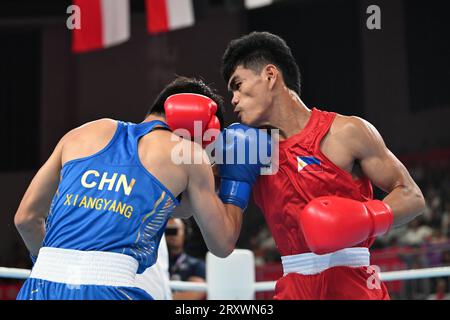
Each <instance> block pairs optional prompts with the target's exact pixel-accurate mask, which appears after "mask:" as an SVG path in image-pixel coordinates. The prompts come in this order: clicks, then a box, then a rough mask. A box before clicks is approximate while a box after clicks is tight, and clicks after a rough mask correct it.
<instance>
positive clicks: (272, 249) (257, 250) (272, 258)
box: [250, 224, 281, 266]
mask: <svg viewBox="0 0 450 320" xmlns="http://www.w3.org/2000/svg"><path fill="white" fill-rule="evenodd" d="M250 246H251V250H252V251H253V253H254V254H255V264H256V265H257V266H261V265H263V264H266V263H269V262H279V261H280V260H281V258H280V254H279V253H278V250H277V246H276V244H275V241H274V240H273V237H272V234H271V233H270V231H269V228H268V227H267V225H266V224H264V225H262V226H261V229H260V231H259V232H258V233H257V234H256V235H255V236H254V237H252V238H251V240H250Z"/></svg>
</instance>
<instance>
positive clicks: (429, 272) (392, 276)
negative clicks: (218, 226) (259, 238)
mask: <svg viewBox="0 0 450 320" xmlns="http://www.w3.org/2000/svg"><path fill="white" fill-rule="evenodd" d="M30 272H31V271H30V270H28V269H18V268H3V267H0V278H11V279H27V278H28V276H29V275H30ZM448 276H450V267H438V268H426V269H415V270H402V271H388V272H380V279H381V280H382V281H396V280H414V279H424V278H437V277H448ZM275 283H276V281H261V282H255V283H254V290H255V292H263V291H273V290H274V289H275ZM207 287H208V285H207V283H195V282H186V281H170V288H171V289H172V290H177V291H198V292H206V291H207Z"/></svg>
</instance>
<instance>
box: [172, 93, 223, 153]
mask: <svg viewBox="0 0 450 320" xmlns="http://www.w3.org/2000/svg"><path fill="white" fill-rule="evenodd" d="M164 110H165V114H166V122H167V124H168V125H169V127H170V129H172V130H173V131H175V130H177V129H186V130H188V132H189V133H190V135H191V138H192V139H196V140H197V141H202V144H203V147H206V145H208V144H209V143H211V142H212V141H214V139H215V136H212V137H211V136H210V137H207V139H205V140H207V141H204V140H203V135H204V133H205V131H206V130H208V129H218V131H220V124H219V119H218V118H217V116H216V115H215V114H216V111H217V104H216V103H215V102H214V101H213V100H212V99H210V98H208V97H206V96H203V95H201V94H195V93H179V94H174V95H171V96H170V97H168V98H167V99H166V101H165V103H164ZM217 133H219V132H217Z"/></svg>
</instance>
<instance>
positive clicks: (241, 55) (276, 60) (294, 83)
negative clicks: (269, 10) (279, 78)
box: [222, 32, 300, 95]
mask: <svg viewBox="0 0 450 320" xmlns="http://www.w3.org/2000/svg"><path fill="white" fill-rule="evenodd" d="M269 63H271V64H274V65H275V66H276V67H277V68H278V69H280V71H281V74H282V75H283V79H284V82H285V84H286V86H287V87H288V88H289V89H291V90H293V91H295V92H296V93H297V94H298V95H300V70H299V68H298V65H297V63H296V61H295V59H294V56H293V55H292V52H291V49H290V48H289V47H288V45H287V44H286V42H285V41H284V40H283V39H282V38H280V37H279V36H277V35H274V34H272V33H269V32H252V33H250V34H247V35H245V36H242V37H240V38H237V39H234V40H232V41H231V42H230V44H229V45H228V47H227V49H226V50H225V53H224V55H223V57H222V76H223V78H224V79H225V81H226V82H227V83H228V81H229V80H230V77H231V75H232V74H233V72H234V71H235V70H236V68H237V67H238V66H239V65H242V66H243V67H244V68H248V69H251V70H253V71H255V72H257V73H260V72H261V70H262V68H263V67H264V66H265V65H267V64H269Z"/></svg>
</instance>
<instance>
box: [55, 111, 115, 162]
mask: <svg viewBox="0 0 450 320" xmlns="http://www.w3.org/2000/svg"><path fill="white" fill-rule="evenodd" d="M117 125H118V124H117V121H115V120H112V119H106V118H105V119H99V120H95V121H91V122H87V123H85V124H83V125H81V126H79V127H77V128H75V129H72V130H70V131H69V132H68V133H66V134H65V135H64V137H63V138H62V139H61V141H60V144H61V145H62V147H63V162H65V161H69V160H72V159H75V158H81V157H86V156H89V155H91V154H94V153H96V152H98V151H100V150H101V149H103V148H104V147H105V146H106V145H107V144H108V143H109V142H110V141H111V139H112V138H113V136H114V134H115V132H116V130H117Z"/></svg>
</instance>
